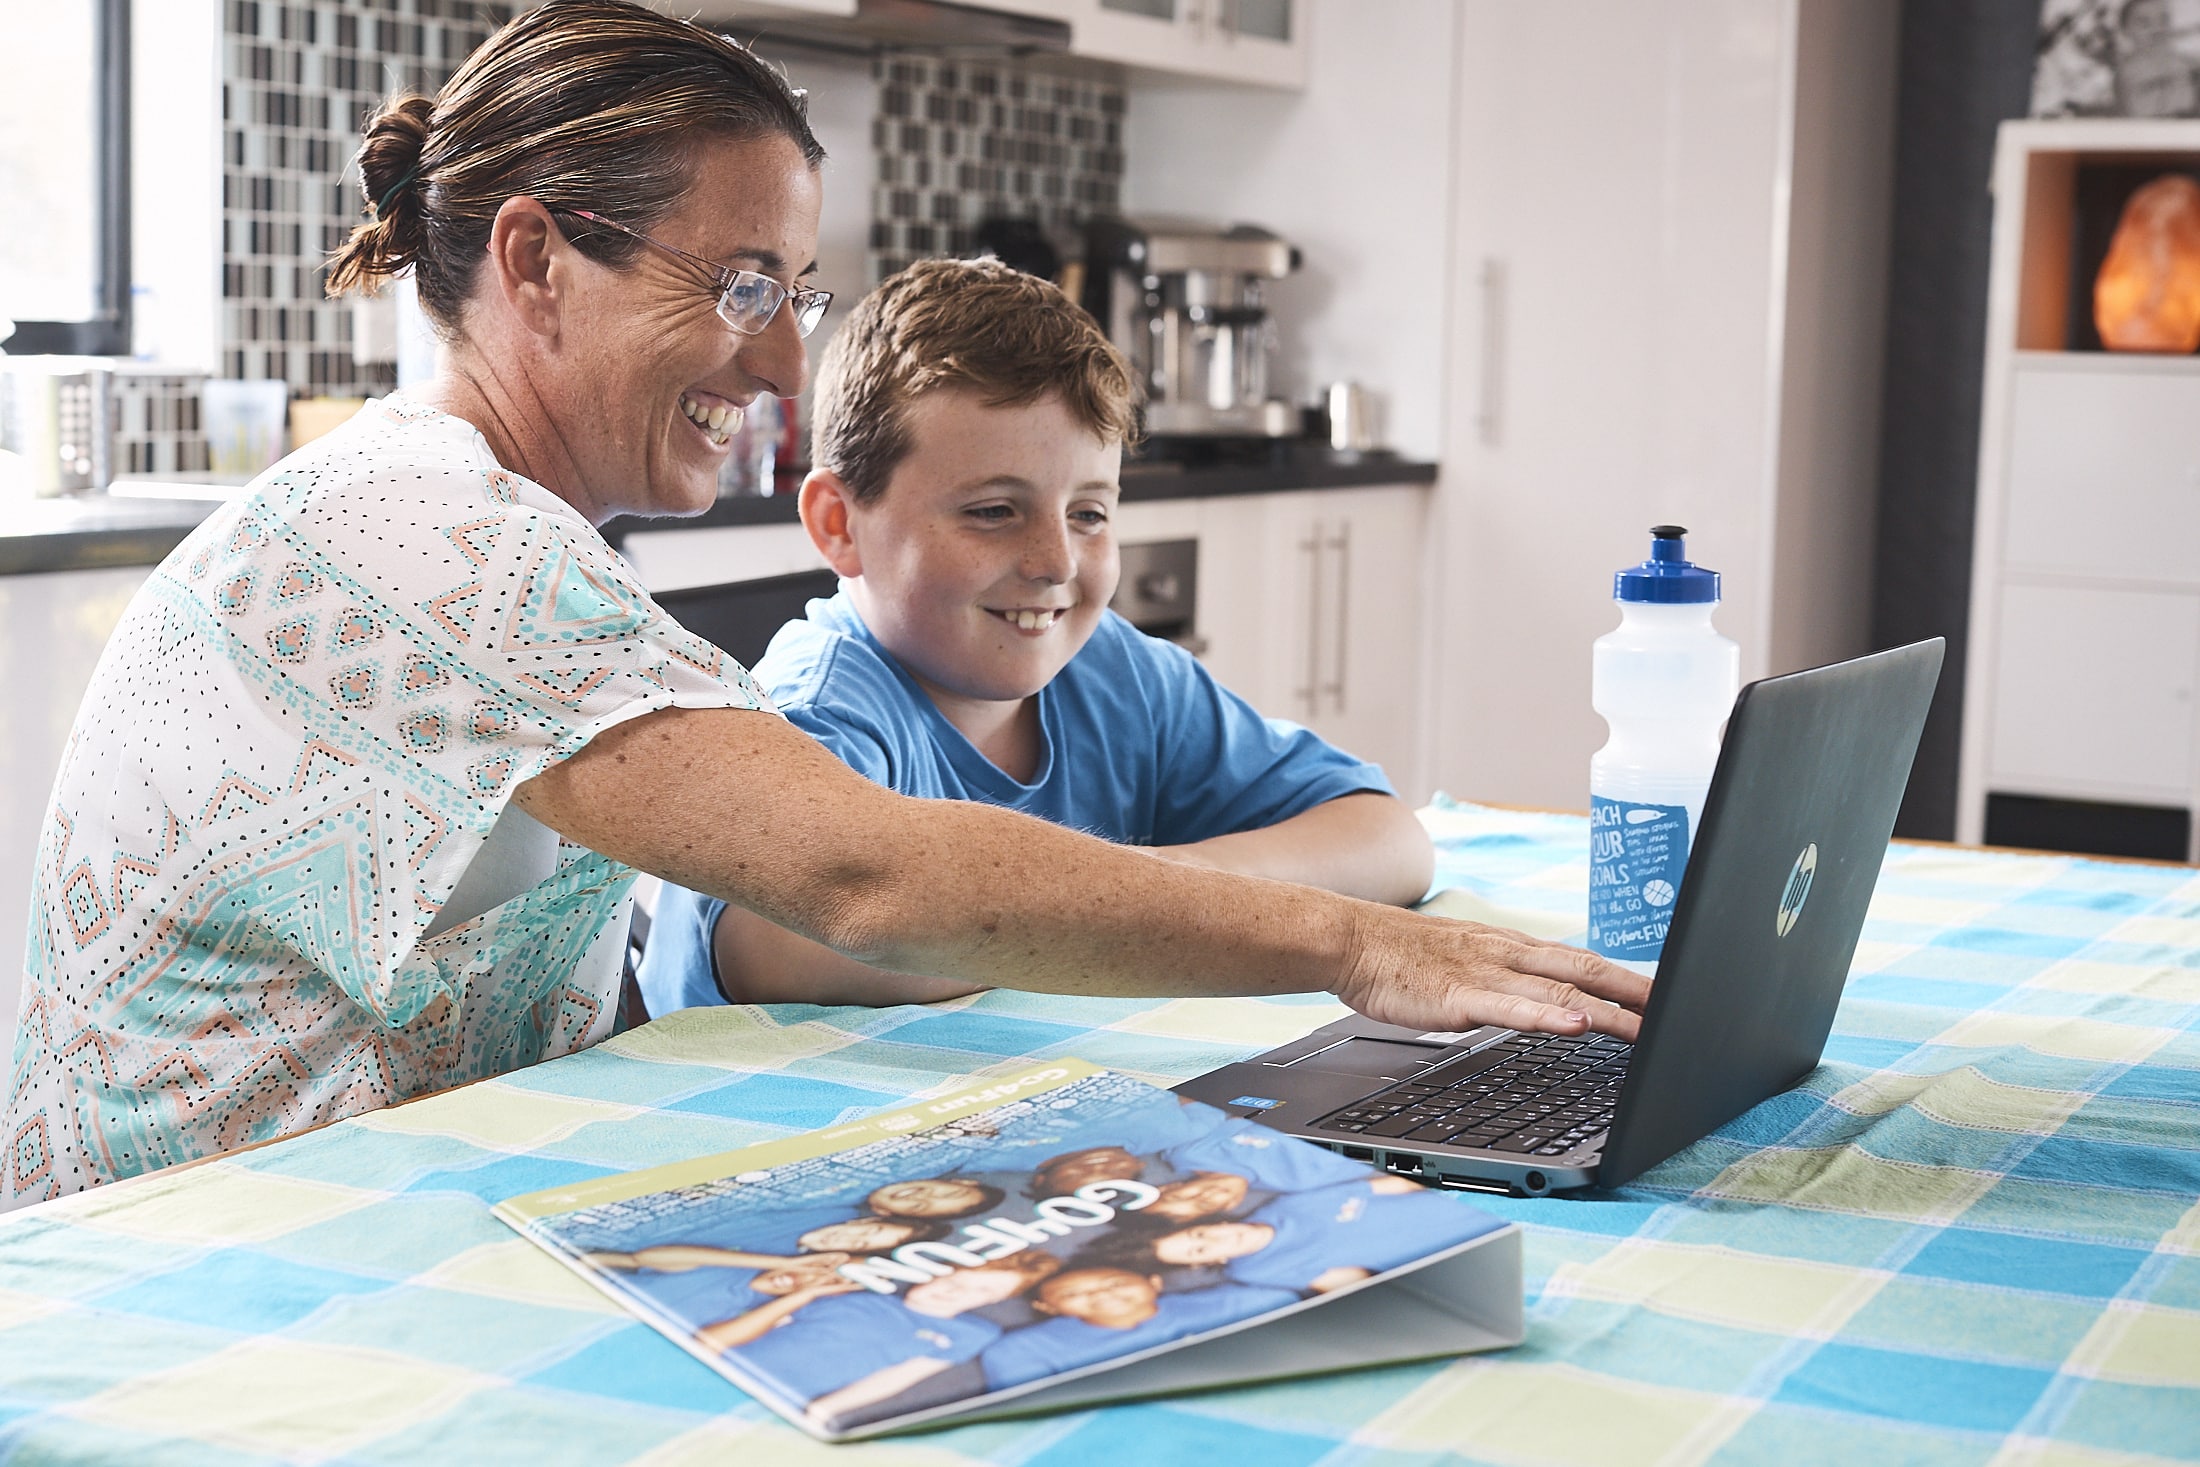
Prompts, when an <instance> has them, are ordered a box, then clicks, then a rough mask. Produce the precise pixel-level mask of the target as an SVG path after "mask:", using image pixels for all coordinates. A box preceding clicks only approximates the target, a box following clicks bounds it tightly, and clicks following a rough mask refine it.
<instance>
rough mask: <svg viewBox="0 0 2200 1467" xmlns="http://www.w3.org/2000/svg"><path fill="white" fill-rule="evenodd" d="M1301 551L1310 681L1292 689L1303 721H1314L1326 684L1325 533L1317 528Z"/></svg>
mask: <svg viewBox="0 0 2200 1467" xmlns="http://www.w3.org/2000/svg"><path fill="white" fill-rule="evenodd" d="M1299 552H1300V553H1301V554H1302V555H1304V556H1305V557H1306V679H1305V681H1303V682H1302V683H1300V684H1299V686H1298V687H1297V688H1295V689H1293V690H1292V695H1291V696H1292V701H1293V703H1294V704H1295V705H1296V708H1295V710H1294V711H1298V712H1299V716H1300V717H1302V718H1307V719H1311V718H1313V716H1314V714H1315V712H1316V710H1317V709H1318V707H1319V706H1320V705H1319V704H1318V702H1317V701H1316V700H1317V699H1318V698H1319V697H1320V696H1321V685H1322V670H1321V669H1322V531H1321V526H1320V525H1316V526H1314V530H1313V533H1312V534H1310V535H1308V536H1307V537H1306V538H1305V539H1304V540H1301V541H1300V542H1299Z"/></svg>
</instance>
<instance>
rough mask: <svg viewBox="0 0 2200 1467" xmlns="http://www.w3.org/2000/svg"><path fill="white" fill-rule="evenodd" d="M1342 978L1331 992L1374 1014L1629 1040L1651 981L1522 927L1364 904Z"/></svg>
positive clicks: (1460, 1026)
mask: <svg viewBox="0 0 2200 1467" xmlns="http://www.w3.org/2000/svg"><path fill="white" fill-rule="evenodd" d="M1357 912H1358V916H1359V922H1358V929H1357V931H1356V933H1355V935H1354V940H1353V944H1352V951H1351V955H1350V959H1349V961H1348V962H1347V964H1346V967H1345V977H1344V980H1343V981H1342V982H1340V983H1338V984H1337V985H1336V987H1335V988H1333V989H1332V990H1331V991H1332V992H1333V993H1335V994H1336V995H1337V997H1338V998H1340V999H1342V1000H1344V1001H1345V1002H1346V1003H1348V1004H1350V1005H1351V1006H1352V1007H1353V1008H1355V1009H1357V1010H1359V1011H1360V1012H1361V1013H1363V1014H1365V1015H1367V1016H1368V1017H1369V1018H1371V1019H1374V1020H1377V1021H1378V1022H1380V1023H1385V1024H1401V1025H1404V1026H1405V1027H1407V1028H1415V1029H1428V1030H1443V1031H1458V1030H1466V1029H1473V1028H1476V1027H1478V1026H1480V1025H1483V1024H1498V1025H1502V1026H1504V1027H1505V1028H1508V1029H1526V1030H1531V1031H1535V1032H1540V1033H1546V1034H1583V1033H1587V1032H1588V1031H1590V1030H1592V1029H1593V1030H1596V1031H1597V1032H1599V1033H1604V1034H1610V1035H1612V1036H1613V1037H1615V1038H1618V1039H1624V1040H1627V1041H1628V1042H1629V1043H1633V1042H1634V1039H1635V1036H1636V1033H1637V1032H1638V1030H1639V1029H1640V1026H1641V1019H1640V1015H1641V1013H1642V1006H1643V1005H1644V1004H1645V1003H1646V1002H1648V1001H1649V998H1650V980H1649V979H1647V978H1645V977H1643V976H1642V975H1641V974H1640V973H1636V972H1634V971H1633V970H1631V969H1628V968H1622V967H1620V966H1619V965H1618V964H1617V963H1612V962H1607V961H1606V960H1605V959H1603V958H1600V957H1598V956H1596V955H1595V954H1594V953H1591V952H1587V951H1584V950H1583V949H1581V948H1577V947H1567V946H1565V945H1564V944H1563V943H1556V942H1545V941H1543V940H1542V939H1540V938H1535V937H1530V936H1528V935H1527V934H1526V933H1524V932H1514V931H1511V930H1509V929H1507V928H1503V927H1484V926H1483V925H1481V924H1480V923H1478V922H1454V921H1452V920H1450V919H1448V918H1444V917H1427V916H1421V915H1419V914H1417V913H1412V912H1400V911H1395V910H1393V909H1390V908H1387V907H1378V906H1372V905H1368V906H1362V907H1360V908H1358V909H1357Z"/></svg>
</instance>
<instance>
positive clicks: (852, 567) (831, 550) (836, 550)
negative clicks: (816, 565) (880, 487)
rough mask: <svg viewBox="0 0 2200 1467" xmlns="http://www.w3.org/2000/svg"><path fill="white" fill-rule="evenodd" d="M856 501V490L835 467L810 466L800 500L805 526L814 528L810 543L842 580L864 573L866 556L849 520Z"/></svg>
mask: <svg viewBox="0 0 2200 1467" xmlns="http://www.w3.org/2000/svg"><path fill="white" fill-rule="evenodd" d="M855 502H856V495H855V491H854V490H853V489H850V488H849V487H848V485H847V482H846V481H845V480H843V479H842V478H841V477H840V475H838V474H836V473H834V472H833V471H832V470H831V469H812V470H810V473H809V477H807V478H805V479H804V480H803V481H802V493H801V498H800V499H799V500H798V501H797V502H796V506H797V508H799V509H800V510H801V512H802V528H803V529H805V530H808V531H809V532H810V543H811V544H813V545H815V546H816V547H817V553H818V554H820V555H822V556H824V557H825V563H826V564H827V565H829V566H831V567H832V568H833V573H834V574H835V575H837V576H839V577H840V578H841V579H842V580H853V579H854V578H855V577H857V576H860V575H862V574H863V556H862V554H861V552H859V551H858V550H857V549H856V540H855V534H854V530H853V527H852V526H851V525H850V523H849V521H850V519H851V517H852V515H853V512H854V509H855Z"/></svg>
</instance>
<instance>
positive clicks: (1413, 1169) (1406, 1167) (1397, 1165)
mask: <svg viewBox="0 0 2200 1467" xmlns="http://www.w3.org/2000/svg"><path fill="white" fill-rule="evenodd" d="M1383 1165H1384V1166H1387V1167H1389V1168H1390V1169H1391V1170H1392V1171H1394V1172H1399V1173H1402V1174H1403V1175H1405V1176H1409V1177H1417V1176H1419V1175H1421V1158H1420V1157H1418V1156H1415V1155H1414V1154H1413V1153H1412V1152H1410V1151H1390V1152H1385V1153H1384V1154H1383Z"/></svg>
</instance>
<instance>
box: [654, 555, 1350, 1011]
mask: <svg viewBox="0 0 2200 1467" xmlns="http://www.w3.org/2000/svg"><path fill="white" fill-rule="evenodd" d="M755 673H756V677H757V680H758V681H759V682H761V683H762V684H763V685H764V687H765V689H766V690H767V691H768V692H769V693H770V694H771V698H772V702H773V704H774V705H775V706H776V707H777V708H778V709H779V711H780V712H782V713H784V714H785V715H786V716H787V719H788V721H789V722H791V723H793V724H794V725H795V726H796V727H798V728H801V729H804V730H806V731H807V732H808V733H810V734H811V735H813V736H814V737H816V738H817V739H818V741H819V742H821V743H823V744H824V745H825V747H826V748H828V749H830V750H832V751H833V753H835V754H837V755H838V756H839V757H840V759H841V760H842V762H844V763H845V764H847V765H848V766H849V767H850V768H851V769H854V770H855V771H856V772H857V773H859V774H862V775H865V776H867V777H868V778H870V779H872V780H874V781H876V782H877V783H879V784H882V785H884V786H886V787H887V788H888V789H891V790H894V791H897V792H898V793H901V794H905V795H917V796H922V797H925V798H929V799H945V800H982V801H984V802H985V803H987V804H990V805H1000V806H1003V807H1005V808H1007V809H1011V810H1017V811H1021V812H1022V813H1024V814H1026V815H1036V816H1039V817H1040V818H1041V819H1044V820H1051V821H1053V822H1054V823H1055V824H1057V825H1067V826H1070V827H1072V828H1074V829H1077V830H1082V831H1086V832H1088V833H1090V834H1093V835H1097V836H1100V837H1102V838H1103V839H1106V840H1112V841H1117V842H1120V843H1122V844H1126V845H1155V846H1168V845H1186V844H1189V843H1191V842H1193V841H1201V840H1206V839H1209V838H1210V837H1213V836H1218V835H1229V834H1233V833H1235V832H1237V831H1243V830H1259V829H1261V828H1263V827H1265V826H1270V825H1274V824H1276V823H1278V822H1279V821H1284V820H1288V819H1290V818H1291V817H1292V816H1294V815H1299V814H1303V813H1304V812H1305V811H1308V810H1311V809H1313V808H1314V807H1315V806H1316V805H1320V804H1325V803H1327V802H1328V801H1330V800H1334V799H1337V798H1339V797H1341V796H1344V795H1350V794H1358V793H1361V792H1363V791H1375V792H1378V793H1382V794H1390V793H1393V791H1392V790H1391V787H1390V782H1389V781H1388V780H1387V779H1385V778H1384V777H1383V772H1382V770H1381V769H1379V768H1377V767H1376V766H1375V765H1373V764H1369V763H1367V762H1365V761H1364V760H1360V759H1356V758H1354V757H1353V756H1352V755H1350V754H1347V753H1345V752H1344V751H1343V750H1341V749H1338V748H1336V747H1334V746H1333V745H1331V744H1329V743H1327V742H1325V741H1324V740H1323V739H1322V738H1321V737H1320V736H1319V735H1317V734H1314V733H1312V732H1311V731H1309V730H1307V729H1304V728H1301V727H1299V726H1298V725H1297V724H1293V723H1286V722H1284V721H1282V720H1280V719H1269V718H1263V717H1261V716H1260V714H1258V713H1256V712H1255V711H1254V710H1253V707H1252V705H1251V704H1249V703H1247V702H1246V701H1245V700H1244V699H1243V698H1240V697H1238V696H1237V694H1235V693H1233V692H1231V691H1230V690H1229V689H1227V688H1225V687H1223V686H1222V684H1220V683H1218V682H1216V681H1215V679H1214V677H1213V675H1212V674H1210V673H1209V672H1208V671H1207V669H1206V668H1204V667H1202V666H1201V665H1200V663H1199V660H1198V659H1197V658H1195V657H1193V656H1192V654H1191V653H1189V652H1187V651H1185V650H1184V649H1183V648H1181V647H1179V646H1177V645H1175V644H1174V643H1172V642H1164V641H1162V640H1160V639H1159V638H1156V637H1149V636H1147V635H1146V634H1145V633H1143V632H1141V631H1139V630H1138V629H1137V628H1136V627H1133V626H1132V625H1131V624H1130V623H1129V622H1127V621H1125V620H1123V618H1122V617H1120V616H1118V615H1116V614H1115V613H1114V612H1112V611H1110V612H1107V613H1105V614H1103V615H1102V616H1101V618H1100V625H1099V626H1098V627H1097V628H1096V629H1095V630H1094V631H1093V634H1092V638H1091V640H1090V641H1088V642H1086V643H1085V645H1084V647H1083V648H1082V649H1081V650H1080V651H1079V652H1078V654H1077V655H1076V656H1075V657H1073V658H1071V659H1070V661H1069V664H1068V666H1066V667H1064V668H1063V669H1062V671H1061V672H1060V673H1059V674H1058V675H1057V676H1056V677H1055V679H1054V681H1053V682H1051V683H1049V684H1047V685H1046V687H1044V688H1042V689H1040V691H1039V728H1040V738H1041V747H1040V755H1039V768H1038V772H1037V773H1036V774H1035V775H1034V776H1033V778H1032V780H1031V782H1030V783H1029V784H1025V783H1022V782H1020V781H1018V780H1016V779H1013V778H1011V777H1010V776H1009V775H1008V774H1007V773H1005V772H1004V771H1003V770H1002V769H1001V768H1000V767H999V766H997V765H995V764H994V763H993V761H991V760H990V759H988V758H986V757H985V755H983V754H981V753H979V752H978V749H977V746H976V745H974V744H972V743H971V742H970V740H968V739H967V738H965V737H963V735H962V732H961V730H959V729H957V728H956V727H955V726H954V725H953V724H952V723H949V722H948V721H947V717H946V715H945V714H943V713H941V712H940V711H939V709H938V708H937V707H936V706H935V705H934V704H933V702H932V700H931V698H929V697H928V696H926V694H925V692H924V690H923V689H922V688H921V687H919V686H918V685H917V683H916V681H915V680H914V679H913V678H911V677H910V676H909V674H908V672H907V671H905V670H904V669H903V668H902V666H901V664H900V663H899V662H897V661H895V659H894V657H893V655H892V654H891V653H889V652H888V651H887V650H886V649H885V648H884V647H881V646H880V645H879V644H878V641H877V639H876V638H874V637H873V636H872V635H871V630H870V628H869V627H867V626H865V625H864V624H863V619H862V617H860V616H859V615H857V613H856V609H855V606H854V605H853V604H852V603H851V602H850V601H849V599H848V597H847V594H846V593H845V592H843V593H842V594H840V595H837V596H834V597H833V598H832V599H831V600H829V601H812V602H811V603H810V605H809V613H808V616H807V618H806V619H805V620H802V621H793V622H789V623H787V625H786V626H784V627H782V628H780V631H779V634H778V635H777V636H775V637H773V638H772V643H771V647H770V648H769V649H768V650H767V651H766V652H765V654H764V656H763V659H762V660H761V661H759V662H758V663H757V665H756V668H755ZM724 910H725V903H723V902H721V901H718V900H716V899H715V898H710V897H705V896H701V895H699V894H697V893H695V892H691V891H687V890H684V889H682V888H680V887H675V886H671V885H669V884H668V885H667V886H666V887H665V889H664V893H663V895H662V896H661V897H659V899H658V904H657V912H656V918H655V921H654V922H653V923H652V924H651V927H650V935H649V944H648V947H647V949H646V950H645V952H644V954H643V957H642V965H641V970H640V974H639V977H640V982H641V989H642V997H643V999H644V1000H645V1001H646V1002H647V1004H648V1006H649V1011H650V1013H651V1014H654V1015H663V1014H668V1013H671V1012H672V1011H673V1010H675V1009H683V1008H692V1007H695V1006H697V1005H700V1004H714V1003H720V1004H722V1003H724V1002H725V1001H726V1000H725V998H724V996H723V995H722V994H721V993H720V991H719V988H718V981H717V977H716V974H715V970H714V968H713V965H712V961H711V949H710V934H711V931H712V929H713V928H714V927H715V926H716V924H717V921H718V914H719V913H720V912H722V911H724Z"/></svg>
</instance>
